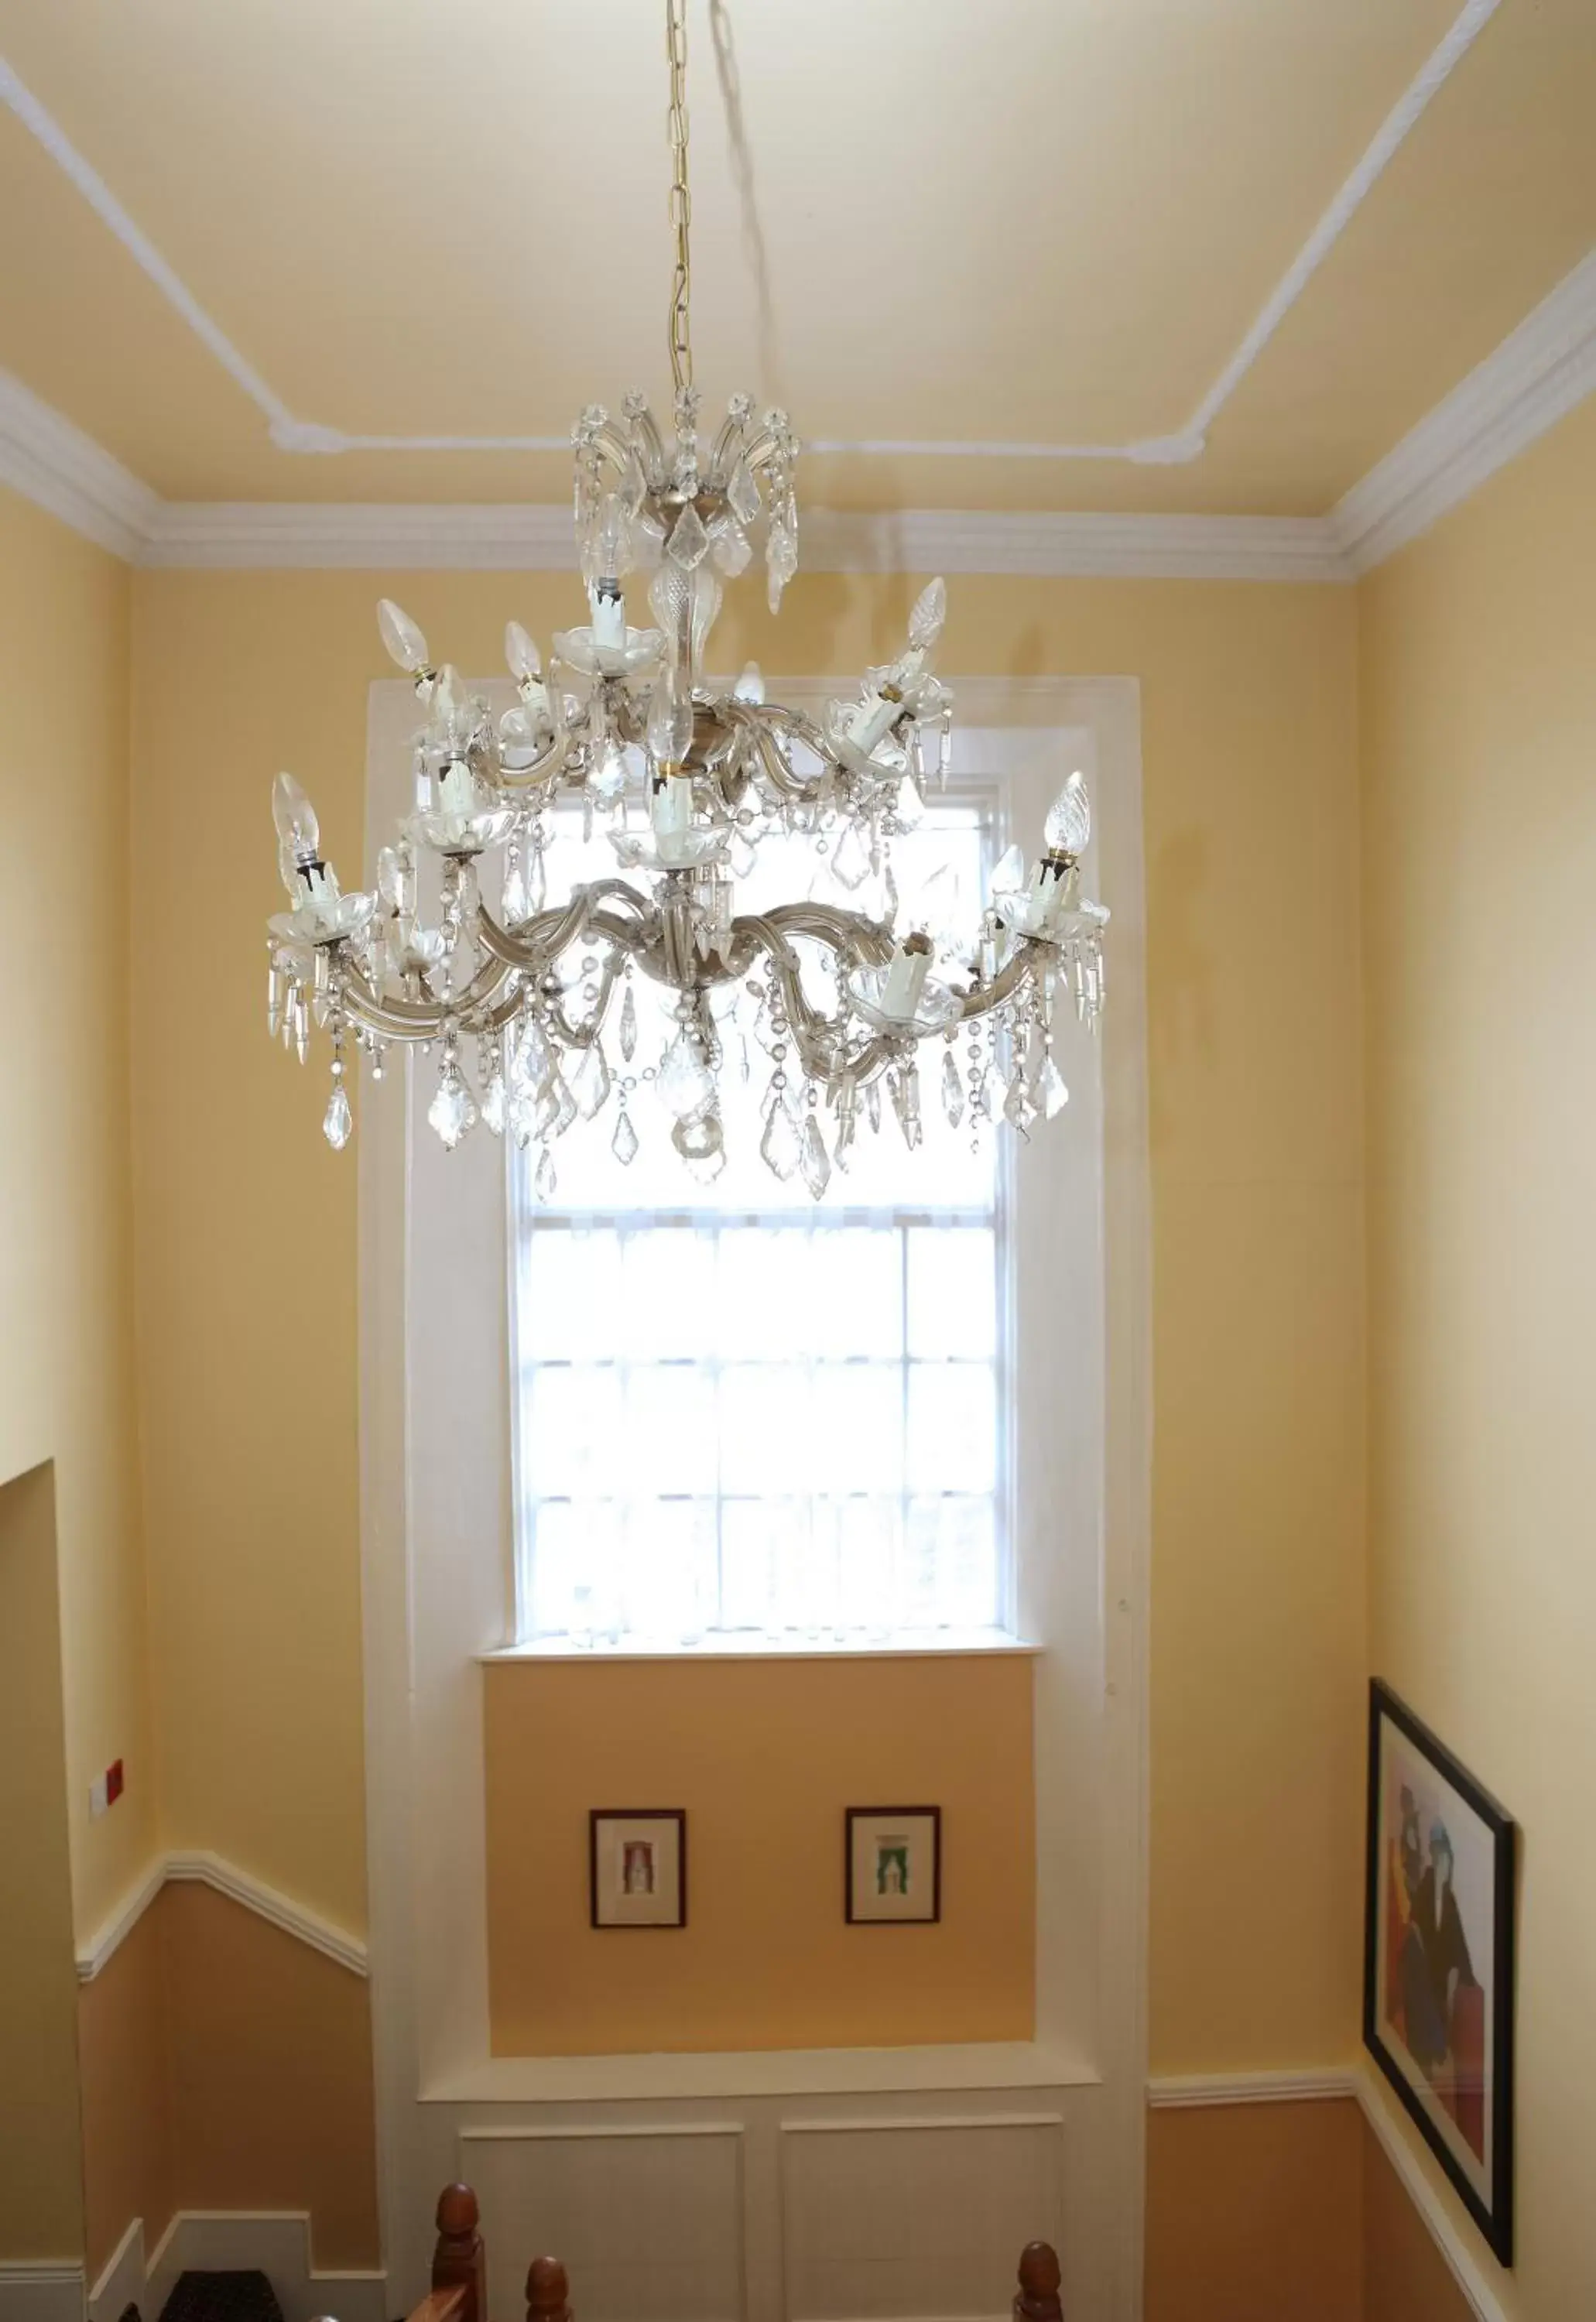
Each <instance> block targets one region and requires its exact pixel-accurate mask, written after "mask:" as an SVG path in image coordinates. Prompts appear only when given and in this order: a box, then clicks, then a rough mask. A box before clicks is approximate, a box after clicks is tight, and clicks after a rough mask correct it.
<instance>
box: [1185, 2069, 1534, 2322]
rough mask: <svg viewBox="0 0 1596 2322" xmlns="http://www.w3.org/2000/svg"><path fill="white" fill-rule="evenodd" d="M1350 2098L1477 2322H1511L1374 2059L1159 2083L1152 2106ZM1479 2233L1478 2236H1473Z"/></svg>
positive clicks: (1193, 2107) (1195, 2076) (1193, 2106)
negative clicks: (1422, 2162) (1424, 2165)
mask: <svg viewBox="0 0 1596 2322" xmlns="http://www.w3.org/2000/svg"><path fill="white" fill-rule="evenodd" d="M1337 2097H1345V2098H1351V2099H1352V2100H1353V2101H1354V2103H1355V2104H1356V2105H1357V2107H1358V2108H1359V2110H1360V2111H1361V2112H1362V2113H1363V2117H1364V2119H1365V2120H1366V2121H1367V2122H1368V2124H1369V2126H1370V2128H1371V2129H1372V2130H1373V2133H1374V2135H1375V2136H1376V2137H1377V2138H1378V2139H1379V2141H1380V2144H1381V2146H1382V2149H1383V2151H1384V2153H1385V2155H1386V2158H1387V2159H1388V2160H1389V2161H1390V2162H1391V2167H1392V2168H1393V2169H1394V2170H1395V2171H1396V2172H1397V2175H1398V2177H1399V2178H1400V2180H1401V2183H1402V2186H1403V2189H1405V2191H1406V2192H1407V2194H1408V2197H1409V2199H1410V2200H1411V2202H1412V2203H1413V2206H1414V2208H1416V2209H1417V2210H1418V2214H1419V2216H1420V2217H1422V2219H1423V2220H1424V2223H1425V2225H1426V2226H1427V2227H1428V2229H1429V2234H1430V2238H1431V2239H1432V2240H1433V2241H1434V2243H1435V2244H1436V2248H1437V2249H1438V2250H1439V2251H1440V2253H1441V2255H1442V2257H1443V2258H1444V2259H1445V2260H1446V2266H1447V2269H1448V2271H1449V2272H1450V2273H1451V2275H1452V2278H1453V2280H1454V2281H1455V2282H1456V2284H1457V2287H1458V2289H1459V2290H1461V2291H1462V2293H1463V2296H1464V2299H1465V2300H1466V2301H1467V2304H1468V2308H1469V2311H1470V2313H1471V2314H1473V2316H1474V2317H1475V2322H1509V2317H1508V2314H1507V2310H1506V2308H1504V2307H1503V2305H1502V2303H1501V2301H1500V2299H1499V2298H1498V2297H1497V2295H1496V2292H1495V2290H1493V2289H1492V2288H1491V2284H1490V2281H1489V2280H1488V2279H1487V2277H1486V2274H1485V2272H1484V2270H1483V2268H1482V2265H1481V2263H1480V2261H1479V2259H1478V2257H1477V2256H1476V2255H1475V2253H1474V2251H1473V2248H1472V2247H1471V2246H1470V2244H1469V2241H1468V2239H1467V2238H1466V2237H1465V2234H1464V2230H1463V2229H1462V2228H1461V2227H1460V2226H1459V2225H1458V2223H1457V2221H1456V2218H1455V2216H1454V2213H1453V2211H1452V2209H1451V2208H1449V2207H1448V2205H1447V2202H1446V2199H1445V2198H1444V2197H1443V2196H1442V2194H1441V2193H1439V2192H1438V2191H1437V2190H1436V2187H1435V2185H1434V2184H1432V2182H1431V2181H1430V2179H1429V2178H1428V2177H1427V2174H1426V2173H1425V2171H1424V2170H1423V2168H1422V2167H1421V2166H1420V2164H1419V2161H1418V2154H1417V2152H1416V2151H1415V2148H1414V2145H1413V2143H1412V2140H1411V2137H1410V2135H1409V2132H1408V2130H1407V2128H1406V2125H1404V2124H1403V2123H1402V2122H1401V2121H1400V2120H1399V2118H1398V2116H1397V2115H1396V2113H1395V2111H1394V2110H1393V2109H1392V2107H1391V2106H1389V2105H1388V2104H1387V2103H1386V2101H1385V2098H1384V2096H1383V2094H1382V2089H1381V2085H1380V2082H1379V2080H1377V2079H1376V2077H1375V2074H1374V2071H1373V2067H1372V2066H1371V2065H1370V2064H1369V2062H1368V2061H1367V2059H1366V2058H1362V2057H1360V2059H1359V2060H1358V2061H1357V2062H1356V2063H1355V2064H1350V2065H1345V2064H1342V2065H1330V2066H1327V2067H1325V2068H1324V2069H1323V2070H1321V2071H1300V2072H1215V2073H1205V2074H1192V2075H1189V2076H1187V2075H1182V2076H1178V2077H1175V2078H1170V2079H1162V2080H1149V2081H1148V2083H1147V2103H1148V2107H1149V2108H1150V2109H1152V2110H1154V2111H1192V2110H1196V2109H1198V2108H1199V2107H1201V2108H1205V2109H1206V2108H1209V2107H1227V2106H1231V2105H1259V2104H1304V2103H1317V2102H1324V2101H1326V2100H1327V2099H1330V2098H1337ZM1471 2230H1472V2228H1471Z"/></svg>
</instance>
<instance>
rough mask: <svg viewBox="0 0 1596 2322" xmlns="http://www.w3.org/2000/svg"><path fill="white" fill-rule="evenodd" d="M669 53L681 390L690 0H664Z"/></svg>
mask: <svg viewBox="0 0 1596 2322" xmlns="http://www.w3.org/2000/svg"><path fill="white" fill-rule="evenodd" d="M665 53H666V55H667V57H668V58H669V59H670V115H669V118H670V159H671V164H672V171H671V179H670V224H671V227H672V229H673V231H674V233H675V235H676V270H675V272H674V274H673V275H672V277H671V282H670V376H671V379H672V381H673V382H674V385H675V388H676V391H677V393H678V394H680V392H681V390H682V389H683V388H690V387H691V385H692V383H693V343H692V333H691V327H690V325H689V315H688V302H689V298H690V297H691V296H692V288H693V264H692V254H691V251H690V248H689V240H688V235H689V227H690V226H691V224H692V218H693V205H692V197H691V195H690V194H689V191H688V103H687V72H688V26H687V0H665Z"/></svg>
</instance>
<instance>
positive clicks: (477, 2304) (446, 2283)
mask: <svg viewBox="0 0 1596 2322" xmlns="http://www.w3.org/2000/svg"><path fill="white" fill-rule="evenodd" d="M477 2219H478V2209H477V2196H476V2195H475V2193H473V2192H472V2190H471V2189H470V2186H469V2185H445V2186H444V2188H443V2190H442V2192H441V2193H440V2194H439V2196H438V2243H437V2247H436V2248H435V2249H434V2250H433V2289H434V2290H464V2291H465V2294H466V2302H465V2306H464V2308H463V2309H462V2311H461V2317H460V2322H488V2253H487V2251H486V2250H485V2249H484V2247H483V2244H482V2236H481V2235H480V2234H479V2232H478V2230H477Z"/></svg>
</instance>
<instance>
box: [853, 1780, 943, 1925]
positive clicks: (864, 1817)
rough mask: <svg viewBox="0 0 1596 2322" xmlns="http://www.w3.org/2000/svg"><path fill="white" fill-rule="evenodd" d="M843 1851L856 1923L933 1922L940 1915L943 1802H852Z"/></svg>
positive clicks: (908, 1923)
mask: <svg viewBox="0 0 1596 2322" xmlns="http://www.w3.org/2000/svg"><path fill="white" fill-rule="evenodd" d="M844 1860H845V1863H846V1876H847V1897H848V1907H847V1919H848V1924H849V1925H850V1926H851V1927H904V1926H929V1925H934V1924H935V1922H936V1921H937V1920H938V1919H940V1918H941V1916H942V1808H941V1807H940V1806H850V1807H849V1808H848V1810H847V1821H846V1839H845V1845H844Z"/></svg>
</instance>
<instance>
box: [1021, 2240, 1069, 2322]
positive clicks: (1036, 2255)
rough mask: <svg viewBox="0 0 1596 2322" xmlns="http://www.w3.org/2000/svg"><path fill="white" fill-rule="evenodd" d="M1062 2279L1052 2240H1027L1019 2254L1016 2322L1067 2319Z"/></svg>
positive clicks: (1051, 2321) (1054, 2321) (1052, 2321)
mask: <svg viewBox="0 0 1596 2322" xmlns="http://www.w3.org/2000/svg"><path fill="white" fill-rule="evenodd" d="M1062 2280H1063V2276H1062V2272H1061V2271H1060V2268H1059V2258H1058V2252H1057V2251H1056V2250H1055V2249H1054V2248H1053V2244H1052V2243H1051V2242H1027V2243H1026V2245H1025V2247H1024V2249H1023V2250H1021V2252H1020V2253H1019V2288H1018V2290H1017V2291H1016V2292H1015V2299H1014V2322H1064V2308H1063V2300H1062V2299H1061V2298H1060V2296H1059V2286H1060V2284H1061V2282H1062Z"/></svg>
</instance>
